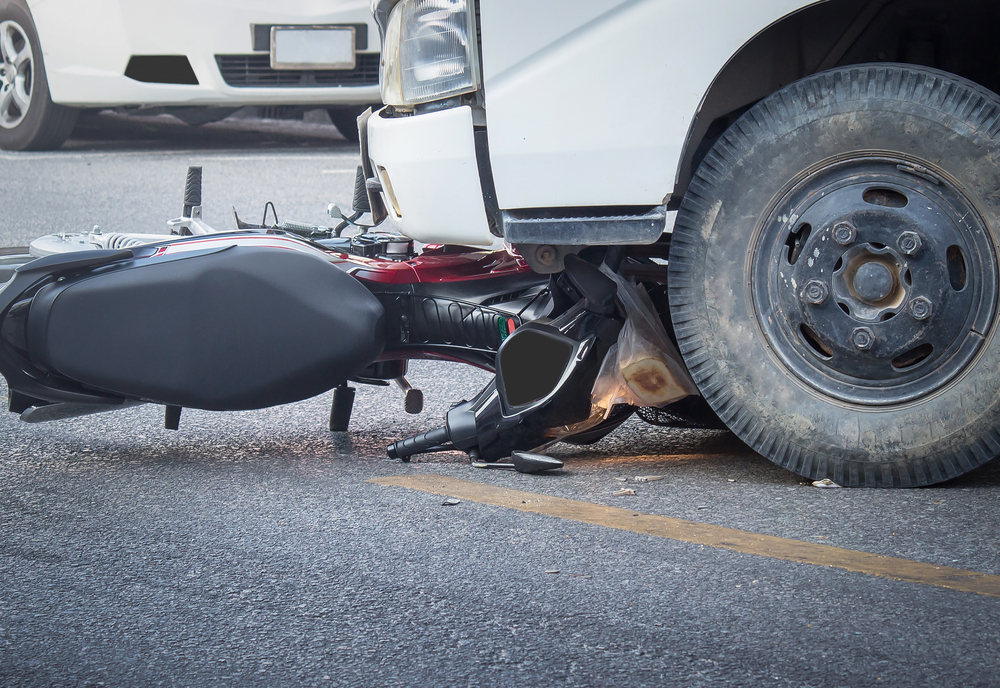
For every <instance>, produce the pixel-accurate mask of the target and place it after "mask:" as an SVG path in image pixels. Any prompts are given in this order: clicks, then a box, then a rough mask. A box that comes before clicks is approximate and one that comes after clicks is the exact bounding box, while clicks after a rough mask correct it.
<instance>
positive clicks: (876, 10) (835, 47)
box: [670, 0, 1000, 207]
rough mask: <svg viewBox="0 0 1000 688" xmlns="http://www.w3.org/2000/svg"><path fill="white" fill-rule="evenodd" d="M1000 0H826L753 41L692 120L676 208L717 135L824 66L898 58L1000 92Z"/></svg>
mask: <svg viewBox="0 0 1000 688" xmlns="http://www.w3.org/2000/svg"><path fill="white" fill-rule="evenodd" d="M998 25H1000V3H987V2H982V1H980V0H874V1H871V0H827V1H826V2H820V3H817V4H815V5H811V6H809V7H807V8H805V9H803V10H800V11H798V12H795V13H793V14H790V15H788V16H786V17H784V18H783V19H781V20H779V21H778V22H775V23H774V24H772V25H771V26H769V27H767V28H766V29H764V30H763V31H761V32H760V33H759V34H757V35H756V36H755V37H754V38H753V39H751V40H750V41H749V42H748V43H746V44H745V45H744V46H743V47H742V48H740V50H739V51H738V52H737V53H736V54H735V55H734V56H733V57H732V58H731V59H730V60H729V62H728V63H727V64H726V66H725V67H724V68H723V69H722V71H721V72H719V74H718V75H717V76H716V78H715V81H714V82H713V83H712V85H711V87H710V88H709V90H708V92H707V93H706V94H705V96H704V98H703V99H702V103H701V106H700V107H699V110H698V113H697V115H696V116H695V118H694V120H693V121H692V123H691V127H690V129H689V131H688V138H687V141H686V144H685V149H684V154H683V155H682V157H681V163H680V167H679V169H678V170H677V178H676V185H675V188H674V192H673V194H672V195H671V203H670V205H671V207H677V206H679V204H680V201H681V198H682V197H683V195H684V193H685V191H686V190H687V187H688V184H689V183H690V181H691V177H692V175H693V174H694V171H695V170H696V169H697V167H698V165H699V164H700V163H701V161H702V159H703V158H704V157H705V155H706V154H707V153H708V151H709V150H710V149H711V148H712V145H713V144H714V143H715V141H716V140H717V139H718V138H719V137H720V136H721V135H722V133H723V132H725V130H726V129H727V128H728V127H729V125H730V124H732V123H733V122H735V121H736V120H737V119H738V118H739V116H740V115H742V114H743V113H744V112H746V111H747V110H748V109H749V108H750V107H752V106H753V105H754V104H755V103H757V102H758V101H760V100H762V99H763V98H765V97H767V96H768V95H770V94H771V93H774V92H775V91H777V90H778V89H780V88H782V87H783V86H785V85H787V84H789V83H791V82H793V81H797V80H799V79H801V78H803V77H806V76H809V75H810V74H815V73H817V72H821V71H825V70H827V69H832V68H834V67H842V66H846V65H852V64H863V63H873V62H895V63H903V64H912V65H920V66H924V67H935V68H937V69H941V70H944V71H946V72H950V73H952V74H957V75H959V76H962V77H965V78H966V79H969V80H971V81H974V82H975V83H977V84H979V85H981V86H984V87H986V88H988V89H990V90H991V91H993V92H1000V56H998V55H997V54H996V53H995V52H994V51H993V50H992V49H991V45H992V43H991V37H990V32H991V31H992V30H993V29H994V28H995V27H996V26H998Z"/></svg>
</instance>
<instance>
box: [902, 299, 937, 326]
mask: <svg viewBox="0 0 1000 688" xmlns="http://www.w3.org/2000/svg"><path fill="white" fill-rule="evenodd" d="M907 310H909V311H910V316H911V317H912V318H913V319H914V320H927V318H929V317H931V314H932V313H933V312H934V304H933V303H931V302H930V300H929V299H925V298H924V297H923V296H918V297H917V298H915V299H913V300H911V301H910V304H909V305H908V306H907Z"/></svg>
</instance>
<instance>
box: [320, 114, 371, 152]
mask: <svg viewBox="0 0 1000 688" xmlns="http://www.w3.org/2000/svg"><path fill="white" fill-rule="evenodd" d="M364 111H365V108H364V107H332V108H327V111H326V112H327V114H328V115H330V121H331V122H333V125H334V126H335V127H337V131H339V132H340V134H341V136H343V137H344V138H345V139H347V140H348V141H350V142H351V143H358V141H359V140H360V135H359V134H358V115H360V114H361V113H362V112H364Z"/></svg>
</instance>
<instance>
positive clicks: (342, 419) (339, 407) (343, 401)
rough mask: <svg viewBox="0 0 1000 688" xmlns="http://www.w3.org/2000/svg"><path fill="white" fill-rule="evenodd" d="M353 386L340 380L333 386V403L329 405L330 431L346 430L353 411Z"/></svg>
mask: <svg viewBox="0 0 1000 688" xmlns="http://www.w3.org/2000/svg"><path fill="white" fill-rule="evenodd" d="M354 392H355V389H354V387H348V386H347V383H346V382H342V383H341V384H339V385H337V386H336V387H334V388H333V404H332V405H331V406H330V432H346V431H347V426H348V425H350V424H351V413H352V412H353V411H354Z"/></svg>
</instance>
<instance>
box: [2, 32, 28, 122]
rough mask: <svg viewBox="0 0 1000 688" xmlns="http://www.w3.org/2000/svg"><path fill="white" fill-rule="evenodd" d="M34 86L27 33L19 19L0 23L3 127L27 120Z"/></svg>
mask: <svg viewBox="0 0 1000 688" xmlns="http://www.w3.org/2000/svg"><path fill="white" fill-rule="evenodd" d="M33 88H34V69H33V53H32V50H31V43H30V42H29V41H28V35H27V34H26V33H25V31H24V29H23V28H22V27H21V25H20V24H18V23H17V22H14V21H10V20H8V21H4V22H0V127H3V128H5V129H13V128H14V127H16V126H17V125H19V124H20V123H21V122H22V121H23V120H24V116H25V115H26V114H27V113H28V107H29V106H30V105H31V93H32V90H33Z"/></svg>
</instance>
